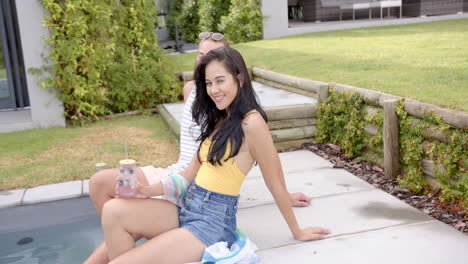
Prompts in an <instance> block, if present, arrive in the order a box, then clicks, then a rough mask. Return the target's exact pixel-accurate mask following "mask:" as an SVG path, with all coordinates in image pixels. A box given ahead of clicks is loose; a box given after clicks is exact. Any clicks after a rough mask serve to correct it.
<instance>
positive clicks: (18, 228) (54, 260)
mask: <svg viewBox="0 0 468 264" xmlns="http://www.w3.org/2000/svg"><path fill="white" fill-rule="evenodd" d="M102 239H103V234H102V231H101V226H100V221H99V217H98V216H97V214H96V211H95V209H94V206H93V204H92V202H91V200H90V199H89V198H88V197H82V198H77V199H69V200H63V201H56V202H48V203H41V204H36V205H27V206H20V207H15V208H7V209H1V210H0V264H61V263H64V264H74V263H82V262H83V261H84V260H85V259H86V258H87V256H89V254H91V252H92V251H93V250H94V248H96V246H97V245H99V243H101V242H102ZM31 240H32V241H31ZM28 242H29V243H28Z"/></svg>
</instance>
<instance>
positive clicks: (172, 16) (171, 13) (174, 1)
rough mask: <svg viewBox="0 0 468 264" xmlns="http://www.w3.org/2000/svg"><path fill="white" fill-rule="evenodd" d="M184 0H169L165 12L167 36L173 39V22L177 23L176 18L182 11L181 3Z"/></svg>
mask: <svg viewBox="0 0 468 264" xmlns="http://www.w3.org/2000/svg"><path fill="white" fill-rule="evenodd" d="M183 2H184V0H171V1H170V2H169V10H168V13H167V21H166V26H167V28H168V29H169V38H171V39H175V30H174V24H176V23H177V24H178V23H179V22H178V18H179V16H180V13H181V12H182V3H183Z"/></svg>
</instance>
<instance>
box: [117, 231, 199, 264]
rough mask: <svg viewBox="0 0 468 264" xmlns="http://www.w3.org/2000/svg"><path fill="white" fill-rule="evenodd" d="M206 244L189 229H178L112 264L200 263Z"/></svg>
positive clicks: (160, 236)
mask: <svg viewBox="0 0 468 264" xmlns="http://www.w3.org/2000/svg"><path fill="white" fill-rule="evenodd" d="M205 248H206V246H205V244H203V243H202V242H201V241H200V240H198V239H197V238H196V237H195V236H194V235H193V234H192V233H190V232H189V231H188V230H187V229H184V228H177V229H174V230H171V231H169V232H166V233H164V234H161V235H159V236H157V237H155V238H153V239H151V240H149V241H147V242H146V243H144V244H143V245H141V246H139V247H136V248H133V249H131V250H130V251H127V252H126V253H124V254H122V255H120V256H118V257H116V258H115V259H113V260H112V261H111V262H110V264H124V263H125V264H126V263H138V264H154V263H158V264H183V263H188V262H196V261H200V260H201V258H202V256H203V252H204V251H205Z"/></svg>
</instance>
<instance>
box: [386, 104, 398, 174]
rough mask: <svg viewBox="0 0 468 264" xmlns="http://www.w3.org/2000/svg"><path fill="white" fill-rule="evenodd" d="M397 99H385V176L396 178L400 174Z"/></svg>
mask: <svg viewBox="0 0 468 264" xmlns="http://www.w3.org/2000/svg"><path fill="white" fill-rule="evenodd" d="M396 102H398V100H396V99H390V100H385V101H384V103H383V106H384V125H383V141H384V173H385V178H388V179H396V177H397V176H398V175H399V174H400V145H399V142H398V133H399V132H398V116H397V113H396V112H395V104H396Z"/></svg>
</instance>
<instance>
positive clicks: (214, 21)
mask: <svg viewBox="0 0 468 264" xmlns="http://www.w3.org/2000/svg"><path fill="white" fill-rule="evenodd" d="M230 5H231V0H205V1H200V2H199V10H198V14H199V17H200V23H199V25H200V31H208V32H220V29H219V24H220V23H221V17H222V16H226V15H228V13H229V7H230Z"/></svg>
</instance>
